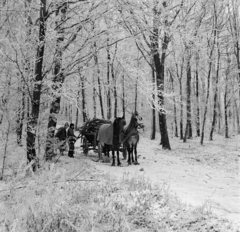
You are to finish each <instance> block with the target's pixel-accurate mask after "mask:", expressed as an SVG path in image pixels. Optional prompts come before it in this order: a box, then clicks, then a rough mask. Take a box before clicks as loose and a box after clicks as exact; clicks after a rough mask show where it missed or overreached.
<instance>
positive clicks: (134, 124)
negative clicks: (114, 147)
mask: <svg viewBox="0 0 240 232" xmlns="http://www.w3.org/2000/svg"><path fill="white" fill-rule="evenodd" d="M139 120H142V118H141V117H140V116H139V115H138V113H137V112H135V113H134V114H132V117H131V120H130V123H129V124H128V125H127V126H125V127H124V136H123V143H124V147H126V148H127V151H128V164H129V165H131V164H132V163H134V164H135V165H137V164H139V163H138V160H137V144H138V142H139V132H138V128H143V124H142V123H139V122H138V121H139ZM133 151H134V153H135V159H134V155H133Z"/></svg>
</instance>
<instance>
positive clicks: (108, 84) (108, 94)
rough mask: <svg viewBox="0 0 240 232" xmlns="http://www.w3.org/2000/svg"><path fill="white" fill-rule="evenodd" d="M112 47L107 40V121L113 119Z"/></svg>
mask: <svg viewBox="0 0 240 232" xmlns="http://www.w3.org/2000/svg"><path fill="white" fill-rule="evenodd" d="M110 62H111V56H110V47H109V38H107V119H111V117H112V102H111V87H110Z"/></svg>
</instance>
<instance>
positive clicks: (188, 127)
mask: <svg viewBox="0 0 240 232" xmlns="http://www.w3.org/2000/svg"><path fill="white" fill-rule="evenodd" d="M190 49H191V48H186V50H187V53H188V58H187V91H186V92H187V105H186V111H187V122H186V129H185V136H184V138H183V142H186V140H187V138H188V139H190V138H192V113H191V111H192V109H191V79H192V76H191V51H190Z"/></svg>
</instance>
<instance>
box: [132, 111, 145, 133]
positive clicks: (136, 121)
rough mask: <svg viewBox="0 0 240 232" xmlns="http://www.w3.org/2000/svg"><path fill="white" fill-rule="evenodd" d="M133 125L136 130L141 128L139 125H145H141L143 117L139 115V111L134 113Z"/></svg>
mask: <svg viewBox="0 0 240 232" xmlns="http://www.w3.org/2000/svg"><path fill="white" fill-rule="evenodd" d="M131 120H132V123H133V127H134V128H135V129H138V128H139V125H143V123H141V122H140V121H142V117H141V116H140V115H139V114H138V112H137V111H135V112H134V113H132V118H131Z"/></svg>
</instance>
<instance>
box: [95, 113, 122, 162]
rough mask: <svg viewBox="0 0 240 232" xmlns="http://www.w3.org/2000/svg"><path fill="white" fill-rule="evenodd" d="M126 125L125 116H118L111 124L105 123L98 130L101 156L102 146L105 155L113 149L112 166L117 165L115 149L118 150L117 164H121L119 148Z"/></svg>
mask: <svg viewBox="0 0 240 232" xmlns="http://www.w3.org/2000/svg"><path fill="white" fill-rule="evenodd" d="M125 125H126V121H125V118H124V117H122V118H121V117H120V118H116V119H115V120H114V122H113V123H111V124H103V125H101V126H100V127H99V130H98V136H97V140H98V150H99V158H100V157H101V147H103V151H104V154H105V155H108V156H109V151H110V149H111V150H112V159H113V160H112V166H115V151H117V164H118V166H120V165H121V162H120V159H119V148H120V145H121V143H122V139H123V128H124V126H125Z"/></svg>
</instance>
